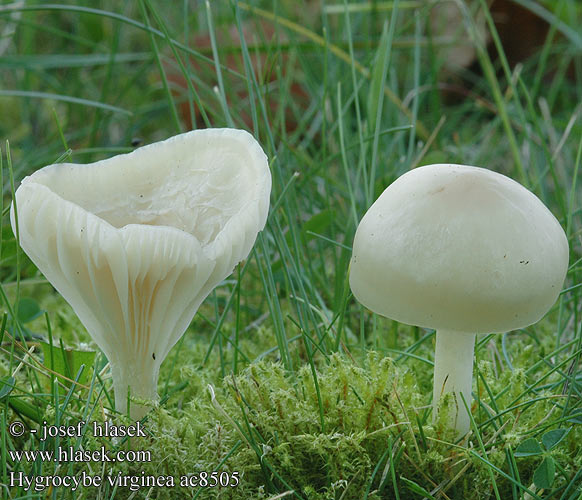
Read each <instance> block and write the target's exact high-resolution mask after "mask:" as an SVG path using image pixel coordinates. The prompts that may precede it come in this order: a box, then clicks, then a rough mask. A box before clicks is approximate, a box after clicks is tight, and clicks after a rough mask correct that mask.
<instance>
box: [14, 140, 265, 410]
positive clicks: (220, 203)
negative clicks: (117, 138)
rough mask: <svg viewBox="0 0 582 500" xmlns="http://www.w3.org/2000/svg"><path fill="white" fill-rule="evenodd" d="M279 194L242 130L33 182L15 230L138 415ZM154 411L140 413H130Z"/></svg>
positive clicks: (51, 169)
mask: <svg viewBox="0 0 582 500" xmlns="http://www.w3.org/2000/svg"><path fill="white" fill-rule="evenodd" d="M270 189H271V174H270V171H269V166H268V163H267V158H266V156H265V154H264V152H263V150H262V149H261V147H260V145H259V144H258V143H257V141H256V140H255V139H254V138H253V137H252V136H251V135H250V134H249V133H247V132H245V131H242V130H234V129H207V130H197V131H192V132H188V133H185V134H181V135H177V136H175V137H172V138H170V139H167V140H165V141H162V142H158V143H155V144H151V145H148V146H145V147H142V148H139V149H137V150H135V151H133V152H131V153H129V154H123V155H119V156H115V157H113V158H110V159H107V160H102V161H98V162H96V163H92V164H89V165H76V164H55V165H49V166H47V167H44V168H42V169H40V170H38V171H37V172H35V173H33V174H32V175H30V176H29V177H26V178H25V179H23V181H22V183H21V185H20V187H19V188H18V190H17V191H16V195H15V203H16V211H15V210H14V208H15V207H14V205H13V206H12V211H11V222H12V228H13V230H14V232H15V234H18V236H19V242H20V245H21V247H22V248H23V249H24V251H25V252H26V253H27V254H28V256H29V257H30V258H31V260H32V261H33V262H34V263H35V264H36V266H37V267H38V269H39V270H40V271H41V272H42V273H43V274H44V275H45V276H46V278H47V279H48V280H49V281H50V282H51V283H52V284H53V286H54V287H55V288H56V289H57V290H58V291H59V293H60V294H61V295H62V296H63V297H64V298H65V299H66V300H67V302H69V304H70V305H71V306H72V307H73V309H74V310H75V312H76V314H77V315H78V316H79V319H80V320H81V322H82V323H83V324H84V326H85V327H86V328H87V331H88V332H89V334H90V335H91V336H92V338H93V339H94V340H95V342H96V343H97V345H98V346H99V347H100V348H101V350H102V351H103V352H104V353H105V355H106V356H107V358H108V360H109V363H110V366H111V374H112V379H113V387H114V392H115V406H116V409H117V410H118V411H120V412H123V413H125V412H127V398H128V392H130V393H131V395H132V396H136V397H138V398H142V399H147V400H152V401H155V400H156V399H157V390H156V388H157V380H158V373H159V369H160V365H161V364H162V361H163V360H164V358H165V357H166V355H167V354H168V352H169V351H170V349H171V347H172V346H173V345H174V344H175V343H176V342H177V341H178V339H179V338H180V337H181V336H182V335H183V333H184V331H185V330H186V328H187V327H188V325H189V324H190V322H191V320H192V318H193V316H194V314H195V313H196V311H197V309H198V307H199V306H200V304H201V303H202V301H203V300H204V299H205V298H206V296H207V295H208V294H209V293H210V292H211V291H212V290H213V288H214V287H215V286H216V285H217V284H218V283H219V282H220V281H222V280H223V279H224V278H225V277H226V276H228V275H229V274H230V273H231V272H232V270H233V268H234V266H235V265H236V264H237V263H238V262H240V261H241V260H243V259H245V258H246V257H247V256H248V254H249V252H250V250H251V248H252V246H253V244H254V242H255V239H256V237H257V234H258V232H259V231H260V230H261V229H263V227H264V225H265V222H266V218H267V212H268V210H269V196H270ZM16 213H17V214H18V215H17V217H18V231H17V228H16ZM147 409H148V408H147V406H145V405H140V404H132V405H131V408H130V414H131V416H132V418H134V419H138V418H141V417H142V416H143V415H144V414H145V413H146V412H147Z"/></svg>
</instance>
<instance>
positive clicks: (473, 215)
mask: <svg viewBox="0 0 582 500" xmlns="http://www.w3.org/2000/svg"><path fill="white" fill-rule="evenodd" d="M567 267H568V240H567V238H566V235H565V234H564V231H563V230H562V228H561V226H560V224H559V223H558V221H557V220H556V218H555V217H554V216H553V215H552V213H551V212H550V211H549V210H548V209H547V208H546V206H545V205H544V204H543V203H542V202H541V201H540V200H539V199H538V198H537V197H536V196H535V195H534V194H533V193H532V192H530V191H528V190H527V189H526V188H524V187H523V186H522V185H521V184H518V183H517V182H515V181H513V180H512V179H510V178H508V177H506V176H504V175H501V174H498V173H495V172H492V171H490V170H486V169H484V168H478V167H469V166H465V165H450V164H443V165H427V166H425V167H420V168H417V169H414V170H411V171H410V172H407V173H406V174H404V175H402V176H401V177H400V178H398V179H397V180H396V181H394V182H393V183H392V184H391V185H390V186H389V187H388V188H386V190H385V191H384V192H383V193H382V195H381V196H380V197H379V198H378V199H377V200H376V202H375V203H374V204H373V205H372V206H371V207H370V209H369V210H368V211H367V212H366V214H365V215H364V217H363V218H362V220H361V222H360V224H359V226H358V228H357V231H356V235H355V238H354V245H353V254H352V260H351V267H350V286H351V289H352V291H353V293H354V295H355V296H356V298H357V299H358V300H359V301H360V302H361V303H362V304H364V305H365V306H366V307H368V308H369V309H371V310H372V311H374V312H376V313H378V314H380V315H382V316H386V317H388V318H392V319H395V320H397V321H400V322H402V323H406V324H410V325H417V326H421V327H425V328H436V329H448V330H454V331H459V332H470V333H495V332H497V333H499V332H505V331H509V330H512V329H516V328H522V327H525V326H527V325H530V324H532V323H535V322H536V321H538V320H539V319H541V318H542V317H543V315H544V314H545V313H546V312H547V311H548V310H549V309H550V307H551V306H552V304H554V302H555V301H556V299H557V297H558V294H559V293H560V290H561V288H562V284H563V282H564V279H565V276H566V271H567Z"/></svg>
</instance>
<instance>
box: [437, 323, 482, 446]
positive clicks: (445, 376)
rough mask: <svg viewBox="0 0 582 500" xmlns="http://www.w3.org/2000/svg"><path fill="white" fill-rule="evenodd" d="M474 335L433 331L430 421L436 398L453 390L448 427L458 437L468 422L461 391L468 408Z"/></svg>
mask: <svg viewBox="0 0 582 500" xmlns="http://www.w3.org/2000/svg"><path fill="white" fill-rule="evenodd" d="M475 336H476V335H475V334H467V333H462V332H455V331H452V330H442V329H441V330H437V332H436V347H435V356H434V382H433V383H434V385H433V399H432V401H433V403H432V404H433V422H434V421H436V418H437V412H438V404H439V401H440V398H441V397H442V396H443V395H445V394H447V393H449V392H451V393H453V396H454V404H453V408H452V411H451V413H450V415H449V420H450V421H449V426H450V427H451V428H455V429H456V430H457V432H458V435H459V436H464V435H465V434H467V432H469V429H470V425H471V421H470V419H469V414H468V413H467V410H466V409H465V405H464V403H463V399H462V398H461V394H462V395H463V397H464V398H465V401H466V403H467V406H468V407H469V408H470V407H471V385H472V381H473V354H474V351H475ZM455 405H456V409H455Z"/></svg>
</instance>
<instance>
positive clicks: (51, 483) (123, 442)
mask: <svg viewBox="0 0 582 500" xmlns="http://www.w3.org/2000/svg"><path fill="white" fill-rule="evenodd" d="M8 432H9V434H10V435H11V436H12V437H14V438H20V437H21V436H23V435H24V434H25V433H26V432H28V433H29V434H31V435H34V436H36V438H37V439H38V440H39V442H40V446H39V447H38V448H37V449H21V450H17V449H14V447H12V448H10V449H8V450H7V453H8V457H9V458H10V461H11V463H12V465H13V467H12V470H9V471H8V487H10V488H22V489H23V490H24V491H26V492H28V491H37V492H38V491H44V490H46V489H49V488H66V489H69V490H71V491H77V490H78V489H79V488H103V487H110V488H127V489H129V490H131V491H137V490H139V489H140V488H174V487H183V488H214V487H223V488H224V487H235V486H238V484H239V481H240V477H239V473H238V472H228V471H224V470H222V471H196V472H191V473H189V474H185V475H181V476H179V477H174V476H173V475H162V474H160V475H153V474H146V472H144V471H140V472H132V473H122V472H114V471H113V469H112V465H113V464H115V463H122V462H127V463H130V464H132V468H135V467H139V464H140V463H146V462H151V461H152V453H151V451H149V450H138V449H134V448H135V446H136V444H137V443H138V442H139V439H140V438H146V430H145V428H144V426H143V424H142V423H141V422H136V423H135V424H133V425H127V426H126V425H112V424H110V423H108V422H106V423H98V422H84V421H80V422H78V423H77V424H75V425H58V426H57V425H47V423H46V421H45V422H44V423H43V425H42V426H41V427H40V428H39V429H38V430H37V429H28V430H27V429H26V427H25V425H24V424H23V423H22V422H19V421H14V422H12V423H11V424H10V425H9V426H8ZM87 433H90V434H91V435H92V436H93V437H94V438H97V439H102V438H109V439H111V442H112V443H115V446H105V445H101V446H100V447H98V448H97V449H92V450H88V449H86V448H85V447H84V446H83V445H82V442H81V438H82V437H83V436H86V434H87ZM31 437H32V436H31ZM52 443H54V445H53V444H52ZM122 448H123V449H122ZM39 463H40V464H42V466H40V467H39V466H38V464H39ZM51 463H52V464H54V466H53V467H50V466H49V465H48V464H51ZM83 463H99V467H87V470H80V471H76V470H74V468H73V466H74V465H75V464H83ZM24 464H35V467H34V468H33V470H34V471H39V470H42V471H43V473H42V474H39V473H36V474H35V473H33V472H26V471H25V470H23V469H24V467H23V465H24ZM49 468H50V469H51V470H52V473H48V470H49Z"/></svg>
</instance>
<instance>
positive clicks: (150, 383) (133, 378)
mask: <svg viewBox="0 0 582 500" xmlns="http://www.w3.org/2000/svg"><path fill="white" fill-rule="evenodd" d="M145 364H147V365H150V366H144V363H140V364H134V363H126V364H123V363H115V364H114V363H111V378H112V379H113V392H114V393H115V409H116V410H117V411H118V412H120V413H123V414H126V413H127V399H128V393H129V395H130V396H131V397H132V398H139V399H146V400H148V401H157V400H158V391H157V387H158V374H159V370H160V368H159V366H151V365H152V363H145ZM150 409H151V405H148V406H144V405H141V404H139V403H136V402H134V401H130V406H129V415H130V417H131V418H132V419H133V420H139V419H141V418H142V417H143V416H144V415H145V414H146V413H147V412H148V411H149V410H150Z"/></svg>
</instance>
